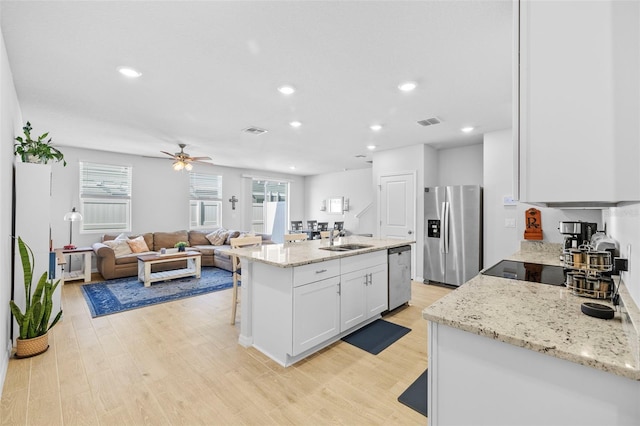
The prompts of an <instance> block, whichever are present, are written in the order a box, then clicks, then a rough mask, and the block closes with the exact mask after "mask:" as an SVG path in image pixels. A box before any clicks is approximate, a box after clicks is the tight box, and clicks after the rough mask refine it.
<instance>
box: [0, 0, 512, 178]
mask: <svg viewBox="0 0 640 426" xmlns="http://www.w3.org/2000/svg"><path fill="white" fill-rule="evenodd" d="M0 7H1V9H0V13H1V22H2V32H3V35H4V39H5V44H6V47H7V53H8V56H9V62H10V65H11V70H12V73H13V78H14V82H15V86H16V91H17V94H18V100H19V102H20V106H21V109H22V116H23V119H24V120H25V121H27V120H28V121H30V122H31V124H32V126H33V127H34V133H37V134H40V133H44V132H45V131H49V132H51V136H52V137H53V142H54V144H56V145H58V146H61V147H64V146H73V147H82V148H90V149H98V150H106V151H113V152H121V153H130V154H135V155H143V156H152V157H158V158H160V157H163V154H161V153H160V151H161V150H163V151H169V152H177V151H179V148H178V143H180V142H182V143H185V144H187V148H186V151H187V152H188V153H189V154H191V155H194V156H210V157H211V158H212V159H213V160H212V162H213V163H214V164H218V165H223V166H230V167H240V168H250V169H258V170H267V171H274V172H283V173H289V174H298V175H315V174H321V173H329V172H334V171H341V170H344V169H356V168H364V167H370V166H371V164H370V163H369V162H368V161H371V157H372V155H371V152H370V151H369V150H368V149H367V145H370V144H373V145H376V150H388V149H393V148H398V147H402V146H409V145H416V144H429V145H432V146H434V147H436V148H443V147H453V146H461V145H469V144H473V143H479V142H480V141H481V140H482V134H483V133H485V132H489V131H494V130H499V129H505V128H509V127H511V85H512V82H511V61H512V59H511V51H512V37H511V36H512V34H511V31H512V28H511V25H512V22H511V19H512V18H511V2H510V1H506V0H498V1H478V0H476V1H407V2H403V1H275V2H273V1H151V2H147V1H124V2H119V1H103V2H98V1H50V0H47V1H42V2H38V1H7V0H3V1H2V2H1V3H0ZM119 66H130V67H133V68H135V69H137V70H139V71H140V72H141V73H142V76H141V77H140V78H137V79H129V78H126V77H124V76H122V75H120V74H119V73H118V72H117V68H118V67H119ZM403 81H415V82H417V83H418V86H417V88H416V89H415V90H414V91H412V92H409V93H405V92H401V91H400V90H398V85H399V84H400V83H401V82H403ZM284 84H289V85H292V86H294V87H295V88H296V92H295V93H294V94H292V95H288V96H286V95H283V94H281V93H279V92H278V91H277V88H278V87H279V86H282V85H284ZM431 117H438V118H439V119H440V120H441V121H442V122H441V123H440V124H437V125H433V126H429V127H423V126H421V125H419V124H417V121H419V120H423V119H426V118H431ZM294 120H297V121H300V122H301V123H302V126H300V127H298V128H293V127H291V126H290V125H289V122H291V121H294ZM376 123H379V124H381V125H382V126H383V127H382V130H380V131H378V132H374V131H372V130H371V129H370V126H371V125H372V124H376ZM251 126H255V127H259V128H263V129H266V130H268V132H267V133H264V134H261V135H253V134H248V133H244V132H242V130H243V129H245V128H247V127H251ZM464 126H473V127H474V128H475V129H474V130H473V131H472V132H471V133H469V134H465V133H462V132H461V131H460V129H461V128H462V127H464ZM361 156H364V157H361ZM167 162H168V163H167V167H169V164H170V160H169V159H168V160H167ZM292 166H294V167H295V169H291V167H292ZM196 170H197V169H196Z"/></svg>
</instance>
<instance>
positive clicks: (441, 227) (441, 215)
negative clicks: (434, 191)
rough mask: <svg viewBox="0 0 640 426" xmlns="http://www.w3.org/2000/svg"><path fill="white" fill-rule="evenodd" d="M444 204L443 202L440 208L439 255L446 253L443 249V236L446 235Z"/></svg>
mask: <svg viewBox="0 0 640 426" xmlns="http://www.w3.org/2000/svg"><path fill="white" fill-rule="evenodd" d="M446 204H447V203H446V202H443V203H442V205H441V206H440V224H441V226H440V253H446V251H444V250H445V247H444V235H446V234H445V233H444V230H445V220H446V219H445V218H446V216H445V212H446Z"/></svg>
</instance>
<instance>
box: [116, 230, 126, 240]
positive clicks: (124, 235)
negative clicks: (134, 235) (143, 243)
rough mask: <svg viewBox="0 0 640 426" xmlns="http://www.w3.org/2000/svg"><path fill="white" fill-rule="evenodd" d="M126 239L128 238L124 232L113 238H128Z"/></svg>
mask: <svg viewBox="0 0 640 426" xmlns="http://www.w3.org/2000/svg"><path fill="white" fill-rule="evenodd" d="M128 239H129V237H128V236H127V234H125V233H124V232H123V233H122V234H120V235H118V236H117V237H115V238H114V240H128Z"/></svg>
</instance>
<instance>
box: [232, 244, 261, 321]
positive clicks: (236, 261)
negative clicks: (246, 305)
mask: <svg viewBox="0 0 640 426" xmlns="http://www.w3.org/2000/svg"><path fill="white" fill-rule="evenodd" d="M229 242H230V244H231V248H232V249H235V248H240V247H249V246H256V247H258V246H261V245H262V237H240V238H230V239H229ZM231 269H232V273H233V301H232V304H231V325H234V324H235V323H236V309H237V307H238V281H242V275H241V273H240V258H239V257H238V256H236V255H232V257H231Z"/></svg>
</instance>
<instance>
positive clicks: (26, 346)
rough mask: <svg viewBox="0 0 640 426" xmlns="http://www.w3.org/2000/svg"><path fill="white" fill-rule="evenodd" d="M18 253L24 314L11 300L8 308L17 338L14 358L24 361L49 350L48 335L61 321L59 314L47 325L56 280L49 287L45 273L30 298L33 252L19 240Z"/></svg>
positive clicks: (49, 283) (60, 314)
mask: <svg viewBox="0 0 640 426" xmlns="http://www.w3.org/2000/svg"><path fill="white" fill-rule="evenodd" d="M18 251H19V252H20V259H21V261H22V270H23V273H24V293H25V308H24V312H23V311H22V310H21V309H20V308H19V307H18V305H16V304H15V302H14V301H13V300H11V301H10V302H9V306H10V307H11V313H12V314H13V316H14V318H15V319H16V321H17V322H18V327H19V330H20V337H18V338H17V339H16V341H17V346H16V357H18V358H25V357H30V356H34V355H38V354H41V353H43V352H45V351H46V350H47V349H48V348H49V335H48V332H49V330H50V329H51V327H53V326H54V325H56V323H57V322H58V321H59V320H60V317H62V310H60V312H58V314H57V315H56V317H55V318H54V319H53V321H52V322H51V324H49V318H51V310H52V309H53V293H54V292H55V291H56V288H57V287H58V284H59V283H60V280H58V281H56V282H55V283H53V282H52V281H51V280H47V273H46V272H44V273H43V274H42V275H41V276H40V280H39V281H38V284H37V285H36V288H35V290H34V291H33V294H32V293H31V287H32V279H33V269H34V266H35V265H34V262H33V251H32V250H31V248H30V247H29V246H28V245H27V244H26V243H25V242H24V241H22V238H20V237H18Z"/></svg>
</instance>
